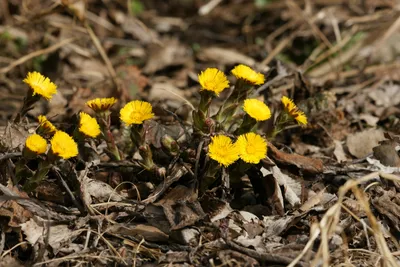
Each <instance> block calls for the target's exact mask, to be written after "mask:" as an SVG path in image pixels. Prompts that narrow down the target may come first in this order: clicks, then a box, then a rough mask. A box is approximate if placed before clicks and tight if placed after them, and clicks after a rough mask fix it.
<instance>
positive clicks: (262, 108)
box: [243, 99, 271, 121]
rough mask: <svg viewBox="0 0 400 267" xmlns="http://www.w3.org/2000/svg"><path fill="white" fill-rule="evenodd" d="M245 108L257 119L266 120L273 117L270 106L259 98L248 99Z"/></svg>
mask: <svg viewBox="0 0 400 267" xmlns="http://www.w3.org/2000/svg"><path fill="white" fill-rule="evenodd" d="M243 110H244V111H245V112H246V113H247V114H248V115H249V116H250V117H252V118H253V119H255V120H256V121H265V120H268V119H269V118H271V111H270V110H269V108H268V106H267V105H265V103H264V102H262V101H260V100H258V99H246V100H245V101H244V104H243Z"/></svg>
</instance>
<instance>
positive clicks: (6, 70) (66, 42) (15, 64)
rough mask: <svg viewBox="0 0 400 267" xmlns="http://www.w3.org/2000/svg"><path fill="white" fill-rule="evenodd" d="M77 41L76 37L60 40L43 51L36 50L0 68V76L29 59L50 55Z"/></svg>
mask: <svg viewBox="0 0 400 267" xmlns="http://www.w3.org/2000/svg"><path fill="white" fill-rule="evenodd" d="M77 39H78V38H76V37H73V38H68V39H65V40H62V41H61V42H59V43H56V44H54V45H52V46H50V47H47V48H45V49H41V50H37V51H35V52H32V53H30V54H28V55H25V56H23V57H21V58H19V59H17V60H15V61H14V62H12V63H11V64H9V65H8V66H6V67H4V68H1V69H0V74H4V73H7V72H9V71H10V70H12V69H13V68H15V67H17V66H19V65H21V64H23V63H25V62H26V61H28V60H30V59H32V58H34V57H38V56H41V55H44V54H49V53H52V52H54V51H56V50H57V49H59V48H60V47H63V46H64V45H66V44H69V43H72V42H74V41H75V40H77Z"/></svg>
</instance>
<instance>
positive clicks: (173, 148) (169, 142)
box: [161, 134, 179, 156]
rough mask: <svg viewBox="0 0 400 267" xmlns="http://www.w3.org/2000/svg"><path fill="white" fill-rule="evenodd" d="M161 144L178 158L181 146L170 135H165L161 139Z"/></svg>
mask: <svg viewBox="0 0 400 267" xmlns="http://www.w3.org/2000/svg"><path fill="white" fill-rule="evenodd" d="M161 143H162V145H163V147H164V148H166V149H167V150H168V151H169V153H170V154H171V155H172V156H176V155H177V154H178V153H179V145H178V143H177V142H176V141H175V140H174V139H173V138H172V137H171V136H170V135H167V134H166V135H164V136H163V137H162V138H161Z"/></svg>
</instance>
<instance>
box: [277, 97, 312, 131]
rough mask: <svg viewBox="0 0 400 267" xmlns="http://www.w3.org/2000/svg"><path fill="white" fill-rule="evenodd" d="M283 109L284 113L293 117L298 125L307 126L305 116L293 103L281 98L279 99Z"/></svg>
mask: <svg viewBox="0 0 400 267" xmlns="http://www.w3.org/2000/svg"><path fill="white" fill-rule="evenodd" d="M281 101H282V104H283V107H284V108H285V111H286V112H287V113H288V114H289V115H290V116H291V117H293V118H294V119H295V120H296V121H297V123H298V124H302V125H306V124H307V116H306V115H305V114H304V112H303V111H301V110H299V108H298V107H297V106H296V104H295V103H294V102H293V100H292V99H290V98H288V97H286V96H282V98H281Z"/></svg>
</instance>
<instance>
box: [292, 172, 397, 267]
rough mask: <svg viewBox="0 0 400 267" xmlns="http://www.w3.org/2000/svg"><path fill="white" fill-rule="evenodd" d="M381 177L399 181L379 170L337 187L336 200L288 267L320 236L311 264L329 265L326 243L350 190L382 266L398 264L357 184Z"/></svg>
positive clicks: (335, 226)
mask: <svg viewBox="0 0 400 267" xmlns="http://www.w3.org/2000/svg"><path fill="white" fill-rule="evenodd" d="M379 176H380V177H382V178H385V179H389V180H393V181H398V182H399V181H400V177H398V176H396V175H392V174H385V173H379V172H373V173H370V174H368V175H366V176H364V177H362V178H360V179H356V180H349V181H348V182H346V183H345V184H344V185H343V186H341V187H340V189H339V194H338V201H337V202H336V203H335V204H334V205H333V206H332V207H331V208H329V209H328V211H327V212H326V213H325V214H324V216H323V218H322V220H321V222H320V223H314V224H313V225H312V227H311V234H310V239H309V241H308V242H307V244H306V246H305V247H304V249H303V251H302V252H301V253H300V254H299V255H298V256H297V257H296V259H295V260H293V261H292V262H291V263H290V264H289V265H288V267H294V266H296V264H297V263H298V262H299V260H300V259H301V258H302V257H303V256H304V255H305V254H306V253H307V251H309V250H310V249H311V248H312V245H313V244H314V242H315V240H316V239H317V238H318V236H320V238H321V245H320V246H319V249H318V252H317V254H316V256H315V258H314V260H313V263H312V264H311V265H312V266H317V265H319V264H318V263H319V262H321V263H322V264H323V266H329V260H330V255H329V249H328V244H329V240H330V238H331V237H332V234H333V233H335V231H336V229H337V226H338V222H339V218H340V214H341V207H342V203H343V200H344V199H345V196H346V194H347V193H348V192H349V191H350V190H352V191H353V193H354V194H355V196H356V197H357V199H358V201H359V203H360V204H361V206H362V207H363V209H364V210H365V212H366V213H367V216H368V219H369V221H370V223H371V228H372V230H373V231H372V232H373V235H374V237H375V239H376V242H377V245H378V248H379V252H380V253H381V257H382V261H383V265H384V266H393V267H394V266H398V265H397V263H396V259H395V258H394V256H393V254H392V253H391V251H390V250H389V248H388V246H387V243H386V241H385V238H384V237H383V234H382V231H381V229H380V227H379V224H378V223H377V219H376V217H375V216H374V215H373V214H372V211H371V209H370V207H369V204H368V201H367V200H366V197H365V195H364V193H363V192H362V191H361V190H360V189H359V188H358V186H359V185H360V184H362V183H365V182H367V181H370V180H372V179H375V178H377V177H379Z"/></svg>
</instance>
